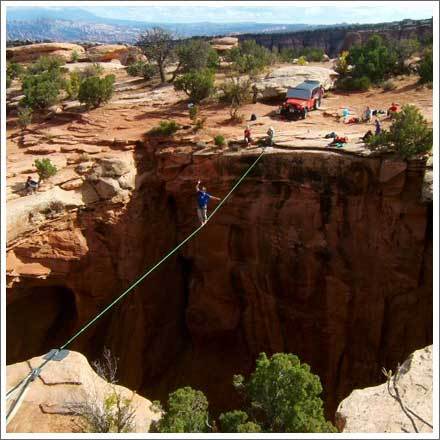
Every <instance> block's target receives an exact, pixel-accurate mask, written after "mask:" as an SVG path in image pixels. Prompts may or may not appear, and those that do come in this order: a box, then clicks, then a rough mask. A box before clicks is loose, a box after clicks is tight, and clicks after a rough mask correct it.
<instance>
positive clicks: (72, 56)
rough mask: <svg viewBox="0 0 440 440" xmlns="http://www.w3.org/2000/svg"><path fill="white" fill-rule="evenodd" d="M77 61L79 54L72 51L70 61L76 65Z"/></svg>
mask: <svg viewBox="0 0 440 440" xmlns="http://www.w3.org/2000/svg"><path fill="white" fill-rule="evenodd" d="M78 60H79V54H78V52H77V51H76V50H73V51H72V55H71V56H70V61H72V63H76V62H78Z"/></svg>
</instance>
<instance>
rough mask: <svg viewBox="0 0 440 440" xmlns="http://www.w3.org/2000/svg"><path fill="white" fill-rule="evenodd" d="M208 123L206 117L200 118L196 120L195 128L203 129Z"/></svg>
mask: <svg viewBox="0 0 440 440" xmlns="http://www.w3.org/2000/svg"><path fill="white" fill-rule="evenodd" d="M205 124H206V118H199V119H197V120H196V122H195V124H194V129H195V130H196V131H198V130H201V129H202V128H203V127H204V126H205Z"/></svg>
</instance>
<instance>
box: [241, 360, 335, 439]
mask: <svg viewBox="0 0 440 440" xmlns="http://www.w3.org/2000/svg"><path fill="white" fill-rule="evenodd" d="M234 386H235V388H236V389H238V390H242V391H243V392H244V394H245V396H246V398H247V400H248V402H249V410H248V414H249V415H250V416H251V419H252V421H253V422H254V423H255V424H257V425H259V426H261V428H262V431H263V432H335V428H334V427H333V425H332V424H331V423H330V422H327V421H326V420H325V418H324V410H323V402H322V400H321V398H320V397H319V395H320V394H321V392H322V386H321V382H320V380H319V377H318V376H316V375H314V374H312V373H311V372H310V367H309V366H308V365H307V364H305V363H301V362H300V360H299V358H298V356H295V355H293V354H287V353H276V354H274V355H273V356H272V357H271V358H268V357H267V356H266V354H265V353H261V354H260V356H259V357H258V359H257V367H256V369H255V372H254V373H252V374H251V376H250V378H249V380H248V381H247V382H245V380H244V378H243V376H241V375H236V376H234ZM243 422H245V420H243Z"/></svg>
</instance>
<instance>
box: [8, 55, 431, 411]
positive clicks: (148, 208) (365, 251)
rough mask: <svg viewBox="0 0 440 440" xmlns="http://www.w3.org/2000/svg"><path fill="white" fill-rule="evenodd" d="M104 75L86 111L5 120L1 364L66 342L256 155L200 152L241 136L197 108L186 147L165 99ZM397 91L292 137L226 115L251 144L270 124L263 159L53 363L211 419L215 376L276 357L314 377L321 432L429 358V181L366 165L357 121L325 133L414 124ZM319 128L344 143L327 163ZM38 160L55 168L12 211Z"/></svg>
mask: <svg viewBox="0 0 440 440" xmlns="http://www.w3.org/2000/svg"><path fill="white" fill-rule="evenodd" d="M81 64H85V63H72V64H71V65H72V66H75V65H76V67H78V66H79V65H81ZM103 64H106V63H103ZM108 64H110V63H108ZM112 64H118V63H112ZM277 67H280V68H282V67H285V66H277ZM309 67H315V66H313V65H310V66H309ZM317 67H320V68H326V69H330V68H331V64H330V63H326V64H323V63H322V64H320V65H319V66H317ZM116 76H117V82H116V93H115V95H114V96H113V98H112V100H111V101H110V102H109V103H108V104H107V105H106V106H104V107H101V108H98V109H95V110H90V111H87V110H86V109H85V108H83V107H81V105H80V103H79V102H74V101H71V102H68V101H66V102H64V103H63V104H62V105H60V111H58V110H57V109H54V111H53V112H52V113H51V114H50V115H49V116H48V117H47V118H46V119H41V120H40V121H38V122H36V123H34V124H32V125H31V126H29V127H28V129H26V130H21V129H19V128H18V127H17V125H16V117H15V116H13V115H12V116H10V117H9V118H8V133H7V160H8V163H7V198H8V202H7V212H8V214H7V223H8V224H7V228H8V230H7V241H8V243H7V283H8V291H7V314H8V319H7V362H8V364H13V363H17V362H22V361H24V360H26V359H29V358H32V357H34V356H39V355H41V354H43V353H45V352H47V351H48V350H49V349H51V348H54V347H56V346H59V344H61V343H63V342H65V340H66V339H67V338H68V337H70V336H71V335H72V334H73V333H74V331H75V330H76V329H78V328H79V327H80V326H81V325H82V324H84V323H85V322H87V321H88V320H89V319H91V318H92V317H93V316H95V315H96V314H97V313H98V312H99V311H100V310H102V308H103V307H105V306H106V305H107V304H108V303H109V302H110V301H111V300H112V299H113V298H114V297H116V295H118V294H120V293H121V292H122V291H123V290H125V289H126V288H127V287H128V286H129V285H130V283H132V282H133V280H135V279H136V278H137V277H138V276H139V275H140V274H142V273H143V272H144V271H145V270H146V268H148V267H150V266H151V265H153V264H154V263H156V262H157V261H158V260H159V259H160V258H161V257H162V256H163V255H164V254H165V253H166V252H168V251H169V250H170V249H172V248H173V247H174V246H175V245H176V244H178V243H179V242H180V241H181V240H182V239H184V238H185V237H186V236H187V235H188V234H189V233H190V232H191V231H193V230H194V228H195V227H196V226H197V219H196V215H195V205H194V192H195V189H194V185H195V181H196V180H197V179H198V178H200V179H202V180H203V181H204V182H205V183H206V184H207V186H208V189H209V191H210V192H212V193H213V194H214V195H217V196H219V197H223V196H224V195H225V194H226V193H227V192H228V191H229V189H230V188H231V186H232V185H233V184H234V182H235V181H236V179H237V178H238V177H239V176H240V175H241V174H242V173H243V172H244V171H245V170H246V169H247V167H248V166H249V165H250V163H252V161H253V160H254V158H255V157H256V155H257V154H259V153H260V151H261V150H260V149H259V148H257V147H255V146H253V147H252V148H249V149H240V148H239V149H238V151H236V150H237V149H235V148H228V147H224V148H217V147H215V145H214V143H213V137H214V136H215V135H217V134H222V135H224V136H225V138H226V139H227V140H229V141H231V147H232V146H233V145H234V141H237V140H239V139H241V137H242V133H243V129H244V126H245V125H246V124H249V122H247V121H246V120H244V121H243V123H238V124H237V123H233V122H232V121H230V118H229V109H228V108H227V107H226V106H224V105H222V104H217V103H212V104H206V105H205V106H203V108H202V116H204V117H206V118H207V124H206V126H205V127H204V128H203V129H202V130H200V131H198V132H196V131H194V129H193V127H192V126H191V125H190V121H189V118H188V110H187V100H186V97H185V95H184V94H183V93H180V92H179V93H176V92H175V91H174V89H173V87H172V86H171V85H165V86H161V87H154V88H153V87H152V86H151V84H150V83H148V82H145V81H144V80H143V79H141V78H129V77H127V76H126V74H125V70H124V69H123V68H121V69H118V70H117V72H116ZM263 79H264V78H263ZM396 82H397V87H396V89H395V90H393V91H390V92H382V91H380V92H379V91H378V90H371V91H369V92H365V93H358V94H338V93H332V94H330V95H329V96H328V97H327V98H325V99H324V100H323V106H322V107H321V109H320V110H318V111H314V112H311V114H310V115H309V116H308V117H307V118H306V119H305V120H303V121H297V122H286V121H283V120H280V119H279V118H278V116H277V115H276V112H275V110H276V105H274V104H273V103H272V104H270V103H267V102H258V103H256V104H248V105H245V106H243V107H242V108H241V109H240V111H241V112H243V114H244V115H245V119H248V118H249V116H250V114H251V113H255V114H257V116H258V117H257V120H256V121H254V122H253V123H251V124H250V125H251V127H252V130H253V135H254V137H255V138H258V137H261V136H263V135H264V134H265V132H266V130H267V127H268V126H273V127H274V128H275V131H276V137H275V140H276V145H275V147H274V148H273V149H269V150H267V152H266V155H265V156H264V157H263V159H262V161H261V162H260V163H259V164H258V166H257V167H256V168H255V169H254V170H253V172H252V173H251V174H250V176H249V177H248V178H247V179H246V180H245V181H244V182H243V184H242V185H241V186H240V187H239V189H238V190H237V192H236V193H234V195H233V197H232V198H231V199H230V200H228V202H227V203H226V204H225V205H224V207H223V208H222V209H221V210H220V211H219V212H218V213H217V214H216V216H215V218H213V219H212V221H211V222H210V223H209V224H208V225H207V226H206V227H205V228H204V229H203V231H202V232H201V233H200V234H199V235H198V236H197V237H195V238H194V239H193V240H192V241H191V242H189V243H188V244H187V245H186V246H185V247H184V248H182V250H181V252H179V253H178V254H177V255H175V256H173V257H172V258H170V260H168V261H167V263H166V264H164V265H163V266H162V267H161V268H160V269H159V270H158V271H157V272H155V273H154V274H152V275H151V277H149V278H148V279H147V280H146V281H145V282H144V283H143V284H141V285H140V286H138V287H137V288H136V289H135V290H134V291H133V292H132V294H131V295H130V296H128V297H127V298H125V299H124V301H123V302H122V303H120V304H119V305H117V306H116V307H115V308H114V309H112V310H111V311H110V312H109V313H108V314H107V315H106V316H105V317H104V318H103V320H102V321H100V322H99V323H98V324H96V325H94V326H93V327H91V328H90V329H89V330H88V331H87V332H86V333H84V334H83V335H82V336H81V337H80V338H79V339H77V340H76V341H75V342H74V343H73V344H72V347H70V348H71V349H73V350H76V351H78V352H80V353H83V354H84V355H86V356H87V358H88V359H94V358H96V355H97V353H100V352H101V351H102V347H103V346H104V345H105V346H108V347H110V348H111V350H112V352H113V353H114V354H115V355H116V356H117V357H118V358H120V377H121V384H123V385H124V386H127V387H129V388H130V389H135V390H137V391H138V392H139V393H140V394H141V395H142V396H145V397H147V398H148V399H151V400H153V399H156V398H160V399H162V400H163V399H164V398H165V397H166V396H167V394H168V393H169V392H170V391H173V390H174V389H175V388H177V387H178V386H182V385H191V386H193V387H195V388H199V389H203V390H204V392H205V393H206V394H207V396H208V399H209V401H210V404H211V405H212V409H213V411H214V412H216V411H219V410H223V409H225V408H234V407H235V406H236V405H238V403H239V397H238V396H237V395H236V394H235V393H234V392H233V389H232V385H231V379H232V375H233V374H236V373H239V372H243V373H247V372H249V371H251V369H252V368H253V367H254V362H255V357H256V355H257V354H258V353H259V352H260V351H266V352H267V353H273V352H277V351H287V352H292V353H295V354H298V355H299V356H300V358H301V360H302V361H304V362H307V363H308V364H310V365H311V367H312V370H313V371H314V372H316V373H317V374H318V375H319V376H320V377H321V380H322V382H323V387H324V389H325V395H324V399H325V403H326V410H327V414H328V415H329V417H332V416H333V414H334V412H335V410H336V407H337V405H338V404H339V402H340V401H341V400H342V399H343V398H345V397H347V396H348V395H349V394H350V393H351V392H352V390H353V389H355V388H363V387H366V386H371V385H377V384H378V383H380V382H382V381H383V376H382V373H381V369H382V367H386V368H389V369H392V368H395V367H396V364H397V363H398V362H403V361H404V360H405V358H406V357H407V356H408V355H409V354H410V353H411V352H412V351H414V350H416V349H419V348H420V347H424V346H426V345H429V344H431V343H432V197H431V195H432V194H431V191H432V180H431V191H430V190H429V188H430V183H429V176H430V175H432V174H431V171H432V170H431V167H432V166H431V165H430V164H429V163H428V168H427V169H425V165H424V164H423V163H419V162H417V161H415V162H410V163H406V162H402V161H399V160H396V159H393V158H387V157H376V156H374V155H371V154H370V152H369V151H368V150H367V149H366V148H365V146H364V145H363V143H362V142H361V141H360V139H359V138H360V136H361V135H363V134H364V133H365V131H366V130H368V129H372V127H373V124H364V123H362V124H354V125H350V124H344V123H342V122H338V121H339V119H338V118H336V117H335V115H337V114H338V113H340V110H341V109H342V108H344V107H348V108H349V109H350V111H351V112H352V114H360V112H362V110H363V109H364V107H365V105H366V104H368V103H370V105H371V106H374V107H376V108H385V109H386V108H387V107H388V106H389V104H390V103H391V102H393V101H396V102H398V103H400V104H405V103H412V104H415V105H417V106H418V107H419V108H420V109H421V111H422V112H423V114H424V115H425V116H426V117H427V118H428V120H430V121H432V91H431V90H429V89H418V88H417V86H416V84H415V82H416V79H414V78H405V79H401V80H397V81H396ZM18 94H19V91H17V90H16V91H15V96H19V95H18ZM9 96H11V95H10V94H9ZM11 101H12V98H11V99H9V102H10V104H12V102H11ZM170 119H173V120H176V121H177V122H179V123H180V124H181V125H182V127H183V128H182V129H181V130H179V131H178V132H177V133H176V135H175V136H174V137H173V138H160V137H159V138H154V137H151V136H149V135H148V134H147V132H148V130H149V129H151V128H152V127H154V126H156V125H157V124H158V123H159V122H160V121H162V120H170ZM388 124H389V121H385V120H384V121H383V125H384V127H387V126H388ZM330 131H337V132H338V134H341V135H345V136H347V137H348V138H349V142H348V144H347V146H346V147H344V148H343V149H336V148H330V147H328V139H325V138H324V136H325V134H327V133H328V132H330ZM41 157H49V158H50V159H51V160H52V162H53V163H55V164H56V166H57V167H58V170H59V171H58V173H57V174H56V175H55V176H53V177H52V178H51V179H49V180H48V181H47V182H45V183H44V184H43V185H42V187H41V188H40V190H39V191H37V193H36V194H35V195H29V196H24V195H23V194H22V190H23V184H24V181H25V178H26V176H27V175H31V176H33V177H35V176H36V174H35V168H34V166H33V162H34V160H35V159H36V158H41ZM37 298H38V300H36V299H37ZM133 365H136V368H133Z"/></svg>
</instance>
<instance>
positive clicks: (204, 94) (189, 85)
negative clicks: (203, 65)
mask: <svg viewBox="0 0 440 440" xmlns="http://www.w3.org/2000/svg"><path fill="white" fill-rule="evenodd" d="M174 88H175V89H176V90H183V91H184V92H185V93H186V94H187V95H188V96H189V97H190V99H191V100H192V101H193V102H195V103H199V102H200V101H202V100H203V99H205V98H208V97H209V96H211V95H212V94H213V93H214V72H213V71H212V70H210V69H202V70H198V71H195V70H193V71H191V72H188V73H185V74H183V75H181V76H179V77H178V78H177V79H176V80H175V81H174Z"/></svg>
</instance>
